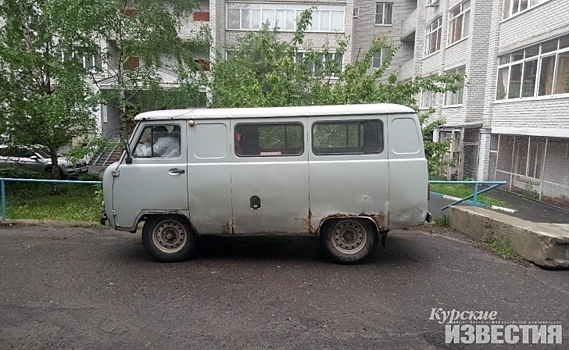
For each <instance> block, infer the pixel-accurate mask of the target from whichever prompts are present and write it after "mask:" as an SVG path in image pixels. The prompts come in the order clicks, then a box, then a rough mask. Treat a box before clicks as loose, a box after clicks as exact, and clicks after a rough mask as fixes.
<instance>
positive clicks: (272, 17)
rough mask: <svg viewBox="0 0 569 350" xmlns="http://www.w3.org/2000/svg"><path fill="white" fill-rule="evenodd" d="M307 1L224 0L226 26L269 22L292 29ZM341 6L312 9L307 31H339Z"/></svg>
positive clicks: (250, 26)
mask: <svg viewBox="0 0 569 350" xmlns="http://www.w3.org/2000/svg"><path fill="white" fill-rule="evenodd" d="M308 8H309V5H303V4H285V3H279V4H276V3H273V4H271V3H235V2H231V3H227V29H228V30H231V29H237V30H260V29H261V27H262V25H263V24H265V23H269V26H270V27H271V28H277V29H278V30H280V31H288V32H293V31H295V30H296V21H297V20H298V18H300V15H301V14H302V12H303V11H305V10H306V9H308ZM344 12H345V7H344V6H338V5H321V6H318V8H317V9H315V10H313V11H312V23H311V24H310V25H309V26H308V28H307V31H308V32H343V31H344Z"/></svg>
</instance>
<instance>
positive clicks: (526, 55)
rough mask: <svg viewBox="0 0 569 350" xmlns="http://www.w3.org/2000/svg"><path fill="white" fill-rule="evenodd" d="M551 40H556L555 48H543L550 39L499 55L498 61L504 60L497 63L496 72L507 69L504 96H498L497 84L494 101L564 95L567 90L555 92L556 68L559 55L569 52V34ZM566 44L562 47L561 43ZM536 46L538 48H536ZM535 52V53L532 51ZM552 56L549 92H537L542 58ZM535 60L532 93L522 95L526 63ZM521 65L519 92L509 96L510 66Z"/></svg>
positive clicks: (556, 82)
mask: <svg viewBox="0 0 569 350" xmlns="http://www.w3.org/2000/svg"><path fill="white" fill-rule="evenodd" d="M553 40H557V49H555V50H547V51H546V50H544V48H543V46H544V44H546V43H550V42H551V41H552V39H549V40H546V41H543V42H541V43H539V44H535V45H532V46H529V47H526V48H524V49H519V50H516V51H514V52H510V53H508V54H505V55H501V56H500V57H498V60H499V62H500V61H504V63H501V64H500V63H499V64H498V69H497V74H500V71H501V70H503V69H506V70H507V72H506V73H507V74H505V79H506V82H505V83H504V85H505V91H504V97H503V98H498V96H497V95H498V86H496V96H495V97H494V98H495V101H508V100H510V101H512V100H519V99H537V98H544V97H546V98H547V97H551V96H559V95H563V96H566V95H567V94H569V92H560V93H556V90H557V84H558V81H557V79H558V78H559V77H558V69H559V64H560V63H559V62H560V55H562V54H563V55H566V54H568V53H569V45H568V44H567V43H569V34H566V35H564V36H561V37H558V38H554V39H553ZM563 44H564V45H566V46H565V47H562V45H563ZM536 47H538V50H536ZM534 52H537V53H534ZM551 57H554V60H553V62H552V65H553V73H552V81H551V86H550V87H551V93H549V94H543V95H540V94H539V88H540V82H541V74H542V65H543V60H544V59H546V58H547V59H549V58H551ZM535 60H537V68H536V76H535V84H534V87H533V94H532V95H531V96H526V97H522V90H523V86H524V85H523V83H524V77H525V76H526V74H525V73H526V72H525V69H526V65H527V64H529V63H530V62H532V61H535ZM520 64H521V65H522V69H521V75H520V92H519V94H518V96H517V97H510V96H509V95H510V88H511V78H512V67H513V66H517V65H520ZM498 82H499V79H496V84H498Z"/></svg>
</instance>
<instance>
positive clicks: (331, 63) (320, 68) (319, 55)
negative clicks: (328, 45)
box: [294, 51, 344, 78]
mask: <svg viewBox="0 0 569 350" xmlns="http://www.w3.org/2000/svg"><path fill="white" fill-rule="evenodd" d="M308 55H309V54H308V53H307V52H303V51H299V52H297V53H296V55H295V57H294V62H295V63H297V64H305V65H306V69H307V70H308V72H309V73H310V75H311V76H320V75H322V74H323V75H324V77H325V78H329V77H334V78H336V77H338V72H340V71H341V70H342V67H343V60H344V56H343V55H341V54H339V53H335V52H328V53H323V52H314V55H316V58H315V59H314V60H313V59H309V58H308V57H307V56H308Z"/></svg>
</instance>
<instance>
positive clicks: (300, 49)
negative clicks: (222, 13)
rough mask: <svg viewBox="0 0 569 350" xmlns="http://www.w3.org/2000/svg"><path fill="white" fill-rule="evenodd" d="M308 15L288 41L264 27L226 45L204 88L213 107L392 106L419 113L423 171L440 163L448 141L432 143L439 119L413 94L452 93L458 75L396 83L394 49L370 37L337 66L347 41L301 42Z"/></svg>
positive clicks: (381, 39) (382, 40)
mask: <svg viewBox="0 0 569 350" xmlns="http://www.w3.org/2000/svg"><path fill="white" fill-rule="evenodd" d="M310 21H311V11H310V10H307V11H305V12H304V13H303V14H302V16H301V18H300V19H299V21H298V23H297V30H296V32H295V33H294V37H293V39H292V40H290V41H283V40H281V39H280V36H279V35H278V28H274V29H271V28H269V26H268V24H266V25H264V26H263V28H262V30H260V31H259V32H251V33H248V34H247V35H245V36H244V37H242V38H241V39H239V40H238V43H237V44H236V45H235V46H232V47H228V48H227V51H228V53H229V55H228V57H227V59H224V55H223V53H218V54H217V58H216V61H215V64H214V65H213V67H212V72H211V74H212V79H211V81H210V83H209V87H210V89H211V91H212V95H213V106H214V107H273V106H299V105H336V104H365V103H384V102H385V103H396V104H401V105H405V106H409V107H411V108H413V109H415V110H416V111H417V112H418V113H419V117H420V121H421V123H422V125H423V134H424V135H423V136H424V137H423V138H424V141H425V152H426V155H427V159H428V160H429V170H430V171H431V172H434V171H435V170H436V169H437V168H438V167H439V166H441V165H442V164H443V163H444V162H443V155H444V154H445V152H446V151H447V150H448V143H435V142H433V141H432V132H433V130H434V129H435V128H439V127H441V126H442V125H443V124H444V121H442V120H437V121H432V120H429V119H430V118H429V117H430V116H431V115H432V113H433V112H434V110H433V109H430V110H428V111H421V110H420V109H419V106H418V103H417V96H418V95H419V94H420V93H421V92H422V91H434V92H440V93H442V92H445V91H449V90H450V91H456V90H457V89H458V88H459V85H460V84H462V79H463V77H462V76H461V75H458V74H443V75H439V74H432V75H429V76H426V77H415V78H413V79H411V80H407V81H401V80H399V78H398V75H397V74H396V73H391V74H387V73H386V72H388V70H389V67H390V64H391V61H392V59H393V56H394V55H395V53H396V52H397V49H398V47H397V46H396V45H394V44H393V43H391V42H390V41H389V40H387V39H386V38H383V37H376V38H374V39H373V41H372V43H371V47H370V48H369V49H368V50H366V51H365V52H360V53H359V54H358V57H357V58H356V60H355V62H354V63H353V64H347V65H345V66H344V67H343V68H342V66H341V64H340V62H339V61H338V60H337V59H336V58H337V57H339V56H340V55H343V54H344V53H345V50H346V48H347V47H348V39H346V38H345V37H343V36H338V37H337V39H336V43H337V44H336V47H335V48H334V49H333V50H332V49H331V48H330V47H329V46H328V45H325V46H323V47H316V48H315V47H313V46H311V45H310V44H309V43H307V42H306V41H305V35H304V33H305V31H306V28H307V26H308V24H309V23H310ZM385 48H386V49H389V54H388V55H387V57H384V59H383V62H382V63H381V65H380V66H379V67H378V68H375V69H371V67H372V60H373V56H374V54H376V53H379V52H381V51H382V49H385Z"/></svg>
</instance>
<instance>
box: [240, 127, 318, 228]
mask: <svg viewBox="0 0 569 350" xmlns="http://www.w3.org/2000/svg"><path fill="white" fill-rule="evenodd" d="M306 120H307V118H294V119H293V118H286V119H284V118H283V119H278V118H275V119H272V118H271V121H270V122H260V121H259V120H258V119H257V120H255V119H252V120H239V121H236V120H234V121H232V137H233V145H232V155H231V157H232V163H231V192H232V196H231V198H232V208H233V221H234V222H233V223H234V230H235V233H237V234H256V233H309V225H308V222H309V221H310V218H309V208H308V150H307V147H306V136H305V130H304V128H305V126H304V125H305V124H306Z"/></svg>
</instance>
